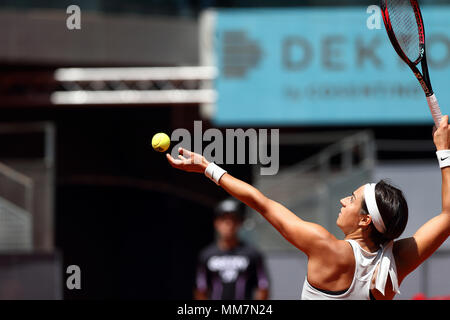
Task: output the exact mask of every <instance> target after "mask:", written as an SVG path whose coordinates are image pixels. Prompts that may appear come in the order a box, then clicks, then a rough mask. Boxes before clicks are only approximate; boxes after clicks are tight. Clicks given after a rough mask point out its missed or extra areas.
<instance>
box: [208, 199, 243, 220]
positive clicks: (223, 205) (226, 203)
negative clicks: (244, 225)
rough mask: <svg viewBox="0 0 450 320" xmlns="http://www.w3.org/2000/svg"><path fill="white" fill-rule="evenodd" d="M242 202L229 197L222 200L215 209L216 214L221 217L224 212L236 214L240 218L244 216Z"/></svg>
mask: <svg viewBox="0 0 450 320" xmlns="http://www.w3.org/2000/svg"><path fill="white" fill-rule="evenodd" d="M243 211H244V210H243V208H242V203H241V202H240V201H237V200H235V199H234V198H229V199H226V200H223V201H221V202H220V203H219V204H218V205H217V206H216V208H215V209H214V216H215V217H216V218H217V217H220V216H222V215H224V214H227V213H228V214H229V213H231V214H235V215H236V216H238V217H239V218H241V219H243V218H244V213H243Z"/></svg>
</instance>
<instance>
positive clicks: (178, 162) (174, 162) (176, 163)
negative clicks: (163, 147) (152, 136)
mask: <svg viewBox="0 0 450 320" xmlns="http://www.w3.org/2000/svg"><path fill="white" fill-rule="evenodd" d="M166 158H167V160H169V163H170V165H171V166H172V167H177V166H179V165H181V164H182V161H181V160H178V159H174V158H173V157H172V156H171V155H170V154H168V153H166Z"/></svg>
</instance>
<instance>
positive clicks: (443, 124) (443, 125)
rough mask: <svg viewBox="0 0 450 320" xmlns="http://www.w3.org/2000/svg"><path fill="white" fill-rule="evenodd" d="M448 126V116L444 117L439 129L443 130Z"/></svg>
mask: <svg viewBox="0 0 450 320" xmlns="http://www.w3.org/2000/svg"><path fill="white" fill-rule="evenodd" d="M445 126H448V115H445V116H442V119H441V123H439V127H441V128H443V127H445Z"/></svg>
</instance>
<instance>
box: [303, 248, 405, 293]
mask: <svg viewBox="0 0 450 320" xmlns="http://www.w3.org/2000/svg"><path fill="white" fill-rule="evenodd" d="M346 241H348V242H349V243H350V245H351V246H352V249H353V254H354V256H355V274H354V275H353V281H352V283H351V285H350V287H349V288H348V289H347V290H346V291H345V292H344V293H342V294H328V293H325V292H322V291H320V290H317V289H316V288H314V287H313V286H311V285H310V284H309V282H308V279H307V276H306V277H305V282H304V284H303V290H302V300H369V299H370V289H372V288H373V287H375V288H376V289H378V290H379V291H380V292H381V293H383V294H384V288H385V286H386V281H387V278H388V276H390V278H391V281H392V287H393V290H394V291H395V292H396V293H400V290H399V289H398V280H397V269H396V267H395V259H394V255H393V253H392V245H393V241H391V242H389V243H387V244H386V245H385V246H382V247H381V248H380V249H379V250H378V251H377V252H368V251H366V250H364V249H363V248H361V247H360V245H359V244H358V242H356V241H355V240H346ZM378 265H380V267H379V269H378V273H377V275H376V280H375V286H371V283H372V276H373V273H374V272H375V269H376V268H377V266H378Z"/></svg>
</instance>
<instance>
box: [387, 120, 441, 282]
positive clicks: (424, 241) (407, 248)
mask: <svg viewBox="0 0 450 320" xmlns="http://www.w3.org/2000/svg"><path fill="white" fill-rule="evenodd" d="M433 141H434V144H435V146H436V149H437V152H436V154H437V156H438V161H439V164H440V167H441V173H442V211H441V213H440V214H438V215H437V216H435V217H434V218H432V219H430V220H429V221H428V222H426V223H425V224H424V225H423V226H421V227H420V228H419V229H418V230H417V232H416V233H415V234H414V236H413V237H411V238H407V239H402V240H399V241H397V242H396V244H395V247H394V252H395V254H396V256H397V257H398V259H397V260H398V261H397V265H398V267H399V270H398V271H399V277H400V278H401V279H402V278H404V277H405V276H406V275H408V274H409V273H410V272H412V271H413V270H414V269H415V268H417V267H418V266H419V265H420V264H421V263H422V262H423V261H424V260H426V259H427V258H428V257H429V256H430V255H431V254H433V252H435V251H436V250H437V249H438V248H439V247H440V246H441V244H442V243H443V242H444V241H445V240H446V239H447V238H448V236H449V235H450V150H449V149H450V127H449V125H448V116H444V117H442V120H441V123H440V125H439V128H438V129H437V130H436V131H435V133H434V135H433Z"/></svg>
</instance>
